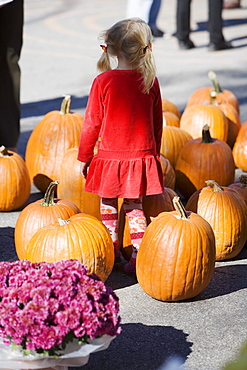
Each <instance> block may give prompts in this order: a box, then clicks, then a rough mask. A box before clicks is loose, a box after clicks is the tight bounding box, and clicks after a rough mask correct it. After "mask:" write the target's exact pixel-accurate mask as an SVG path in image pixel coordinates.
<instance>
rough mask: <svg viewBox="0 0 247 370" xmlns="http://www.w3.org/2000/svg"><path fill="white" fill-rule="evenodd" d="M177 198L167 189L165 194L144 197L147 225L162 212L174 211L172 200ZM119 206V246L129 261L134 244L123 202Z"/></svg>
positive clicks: (171, 190)
mask: <svg viewBox="0 0 247 370" xmlns="http://www.w3.org/2000/svg"><path fill="white" fill-rule="evenodd" d="M175 196H177V193H176V192H175V191H174V190H173V189H171V188H166V187H165V188H164V192H163V193H161V194H156V195H148V196H145V197H143V202H142V204H143V211H144V214H145V216H146V220H147V224H149V223H150V222H151V219H152V218H153V217H157V216H158V215H159V214H160V213H161V212H164V211H167V212H168V211H174V205H173V202H172V199H173V198H174V197H175ZM119 206H120V212H119V231H118V238H119V244H120V249H121V252H122V254H123V257H124V258H125V259H126V260H127V261H129V259H130V257H131V254H132V242H131V238H130V232H129V225H128V218H127V216H125V213H124V209H123V206H122V202H120V203H119Z"/></svg>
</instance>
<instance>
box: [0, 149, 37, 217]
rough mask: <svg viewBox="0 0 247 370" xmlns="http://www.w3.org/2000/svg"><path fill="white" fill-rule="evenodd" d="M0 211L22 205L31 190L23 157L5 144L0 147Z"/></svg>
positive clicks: (10, 209) (14, 208)
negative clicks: (8, 148)
mask: <svg viewBox="0 0 247 370" xmlns="http://www.w3.org/2000/svg"><path fill="white" fill-rule="evenodd" d="M0 172H1V183H0V211H1V212H2V211H14V210H17V209H19V208H20V207H22V206H24V204H25V203H26V201H27V200H28V198H29V196H30V192H31V181H30V176H29V172H28V169H27V166H26V163H25V161H24V160H23V158H22V157H21V156H20V155H19V154H17V153H15V152H13V151H11V150H7V149H6V148H5V146H3V145H2V146H1V147H0Z"/></svg>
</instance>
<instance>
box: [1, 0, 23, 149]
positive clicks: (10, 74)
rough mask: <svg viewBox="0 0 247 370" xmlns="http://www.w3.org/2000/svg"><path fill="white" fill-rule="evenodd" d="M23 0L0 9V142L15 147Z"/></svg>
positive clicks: (15, 1)
mask: <svg viewBox="0 0 247 370" xmlns="http://www.w3.org/2000/svg"><path fill="white" fill-rule="evenodd" d="M22 35H23V0H14V1H13V2H11V3H9V4H7V5H4V6H3V7H1V8H0V96H1V99H0V144H1V145H4V146H5V147H6V148H8V149H12V150H16V146H17V142H18V139H19V134H20V67H19V64H18V62H19V58H20V54H21V48H22Z"/></svg>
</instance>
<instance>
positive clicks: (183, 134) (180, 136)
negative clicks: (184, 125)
mask: <svg viewBox="0 0 247 370" xmlns="http://www.w3.org/2000/svg"><path fill="white" fill-rule="evenodd" d="M191 139H192V136H191V135H190V134H189V133H188V132H187V131H185V130H182V129H181V128H179V127H173V126H163V131H162V138H161V148H160V153H161V154H162V155H163V156H164V157H165V158H167V159H168V160H169V162H170V163H171V165H172V166H173V168H174V167H175V165H176V163H177V159H178V156H179V154H180V151H181V149H182V148H183V146H184V144H185V143H186V142H187V141H189V140H191Z"/></svg>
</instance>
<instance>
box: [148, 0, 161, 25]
mask: <svg viewBox="0 0 247 370" xmlns="http://www.w3.org/2000/svg"><path fill="white" fill-rule="evenodd" d="M160 7H161V0H153V2H152V5H151V8H150V11H149V20H148V24H149V26H150V27H151V28H156V27H157V25H156V20H157V18H158V14H159V11H160Z"/></svg>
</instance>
